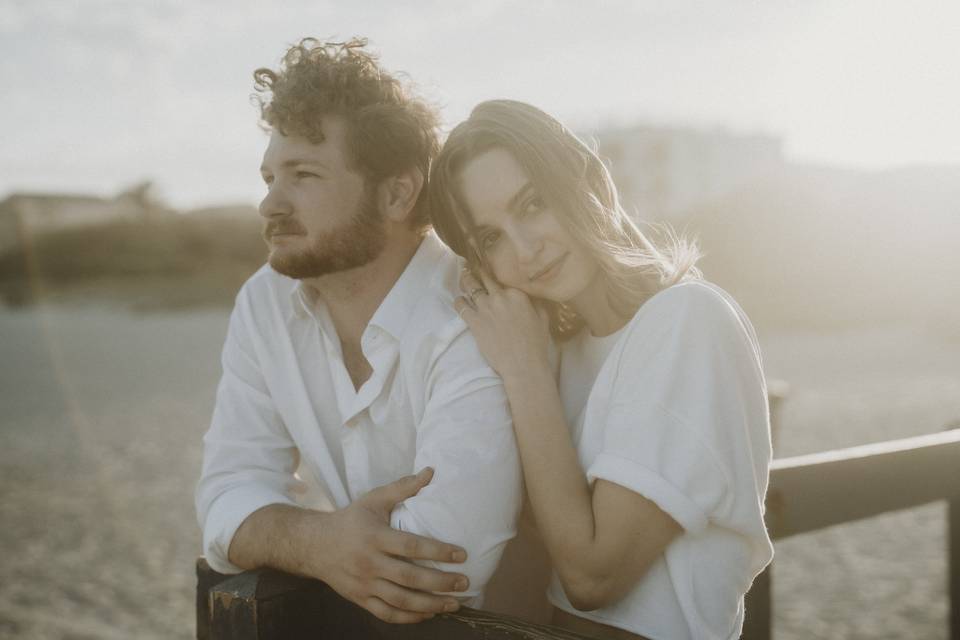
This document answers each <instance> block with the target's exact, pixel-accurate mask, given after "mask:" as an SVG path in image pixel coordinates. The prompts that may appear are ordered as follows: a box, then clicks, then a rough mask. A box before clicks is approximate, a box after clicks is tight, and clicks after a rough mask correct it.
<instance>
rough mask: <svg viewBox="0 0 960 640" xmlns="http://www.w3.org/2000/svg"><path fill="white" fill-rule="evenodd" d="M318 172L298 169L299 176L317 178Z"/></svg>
mask: <svg viewBox="0 0 960 640" xmlns="http://www.w3.org/2000/svg"><path fill="white" fill-rule="evenodd" d="M316 177H318V176H317V174H315V173H311V172H309V171H297V178H301V179H302V178H316Z"/></svg>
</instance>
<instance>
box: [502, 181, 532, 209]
mask: <svg viewBox="0 0 960 640" xmlns="http://www.w3.org/2000/svg"><path fill="white" fill-rule="evenodd" d="M532 189H533V184H532V183H531V182H530V181H529V180H527V181H526V182H525V183H523V186H521V187H520V188H519V189H517V192H516V193H514V194H513V195H512V196H510V199H509V200H507V209H508V210H510V211H513V210H515V209H516V208H517V205H518V204H519V203H520V201H521V200H523V198H524V196H526V195H527V192H528V191H531V190H532Z"/></svg>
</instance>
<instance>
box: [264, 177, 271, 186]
mask: <svg viewBox="0 0 960 640" xmlns="http://www.w3.org/2000/svg"><path fill="white" fill-rule="evenodd" d="M263 184H265V185H267V186H268V187H269V186H270V185H271V184H273V176H263Z"/></svg>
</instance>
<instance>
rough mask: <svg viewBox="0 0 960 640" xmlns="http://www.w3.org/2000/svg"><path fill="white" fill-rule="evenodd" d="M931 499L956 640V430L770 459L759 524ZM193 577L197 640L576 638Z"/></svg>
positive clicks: (789, 532)
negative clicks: (940, 529) (408, 617)
mask: <svg viewBox="0 0 960 640" xmlns="http://www.w3.org/2000/svg"><path fill="white" fill-rule="evenodd" d="M938 500H947V501H948V503H949V515H948V524H947V526H948V535H947V539H948V549H947V555H948V557H949V570H948V574H949V581H950V585H949V590H950V621H949V625H950V636H949V637H950V638H951V639H952V640H960V429H953V430H951V431H946V432H943V433H939V434H934V435H928V436H920V437H916V438H907V439H904V440H894V441H891V442H883V443H879V444H871V445H865V446H860V447H854V448H851V449H843V450H839V451H829V452H825V453H816V454H811V455H806V456H798V457H794V458H781V459H777V460H774V462H773V466H772V469H771V473H770V489H769V492H768V494H767V524H768V527H769V530H770V534H771V537H772V538H773V539H774V540H780V539H783V538H787V537H789V536H793V535H797V534H801V533H806V532H809V531H815V530H818V529H823V528H825V527H829V526H832V525H837V524H843V523H846V522H852V521H854V520H860V519H862V518H868V517H871V516H875V515H879V514H882V513H887V512H889V511H896V510H900V509H908V508H912V507H916V506H920V505H923V504H927V503H930V502H934V501H938ZM197 576H198V584H197V638H198V640H220V639H226V638H230V639H231V640H248V639H249V640H274V639H281V638H282V639H284V640H297V639H298V638H311V639H320V640H326V639H328V638H356V639H358V640H362V639H364V638H383V639H386V640H407V639H413V638H424V639H428V640H429V639H433V638H437V639H439V638H451V639H454V640H458V639H464V640H467V639H469V640H474V639H477V640H479V639H481V638H484V639H491V640H492V639H494V638H496V639H502V640H520V639H523V640H534V639H537V640H550V639H564V640H575V639H581V640H582V639H583V638H584V636H581V635H578V634H574V633H570V632H567V631H564V630H561V629H558V628H555V627H549V626H544V625H534V624H529V623H526V622H523V621H521V620H518V619H515V618H511V617H508V616H502V615H497V614H491V613H487V612H483V611H476V610H471V609H463V610H461V611H460V612H458V613H456V614H444V615H441V616H437V617H436V618H434V619H432V620H429V621H427V622H424V623H421V624H419V625H415V626H410V625H389V624H386V623H383V622H380V621H379V620H377V619H375V618H374V617H373V616H371V615H370V614H368V613H367V612H365V611H364V610H363V609H361V608H359V607H357V606H356V605H354V604H352V603H350V602H348V601H346V600H344V599H342V598H341V597H340V596H338V595H337V594H336V593H335V592H334V591H333V590H331V589H330V588H329V587H327V586H326V585H324V584H323V583H321V582H317V581H312V580H305V579H302V578H295V577H292V576H288V575H285V574H282V573H278V572H275V571H265V570H264V571H250V572H246V573H243V574H240V575H236V576H224V575H221V574H218V573H216V572H214V571H213V570H212V569H210V567H209V566H207V564H206V562H204V561H203V560H202V559H201V560H200V561H199V562H198V563H197ZM771 582H772V566H771V567H768V569H767V571H765V572H764V573H763V574H761V575H760V576H759V577H758V578H757V580H756V581H755V582H754V585H753V588H752V589H751V590H750V593H748V594H747V619H746V624H745V625H744V633H743V638H744V640H766V639H768V638H770V637H771V635H772V627H771V622H772V606H771V605H772V603H771Z"/></svg>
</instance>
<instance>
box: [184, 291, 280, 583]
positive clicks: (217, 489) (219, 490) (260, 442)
mask: <svg viewBox="0 0 960 640" xmlns="http://www.w3.org/2000/svg"><path fill="white" fill-rule="evenodd" d="M241 302H242V298H238V304H237V307H236V308H235V310H234V313H233V315H232V316H231V319H230V327H229V329H228V332H227V339H226V342H225V344H224V349H223V377H222V378H221V380H220V385H219V387H218V388H217V399H216V406H215V409H214V413H213V419H212V421H211V426H210V430H209V431H208V432H207V434H206V435H205V436H204V451H203V469H202V472H201V476H200V481H199V483H198V485H197V490H196V495H195V498H196V509H197V519H198V522H199V524H200V527H201V529H202V531H203V553H204V555H205V556H206V558H207V561H208V562H209V563H210V566H211V567H213V568H214V569H215V570H217V571H220V572H221V573H238V572H239V571H241V569H240V568H239V567H237V566H235V565H233V564H232V563H230V561H229V559H228V556H229V550H230V543H231V541H232V540H233V536H234V534H235V533H236V531H237V529H238V528H239V527H240V525H241V524H242V523H243V521H244V520H246V518H247V517H248V516H249V515H250V514H252V513H253V512H254V511H256V510H258V509H260V508H262V507H265V506H267V505H270V504H294V501H293V499H292V497H291V496H290V495H289V491H290V488H291V484H292V482H293V472H294V470H295V464H296V461H297V457H298V456H297V450H296V447H295V445H294V443H293V441H292V439H291V438H290V435H289V434H288V432H287V430H286V428H285V427H284V425H283V423H282V421H281V420H280V417H279V415H278V414H277V412H276V409H275V407H274V402H273V400H272V398H271V397H270V395H269V393H268V391H267V387H266V384H265V383H264V380H263V377H262V373H261V371H260V368H259V366H258V364H257V360H256V357H255V349H254V348H253V347H252V344H251V343H250V340H249V332H248V331H247V329H246V322H245V319H244V309H245V307H244V305H243V304H241Z"/></svg>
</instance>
